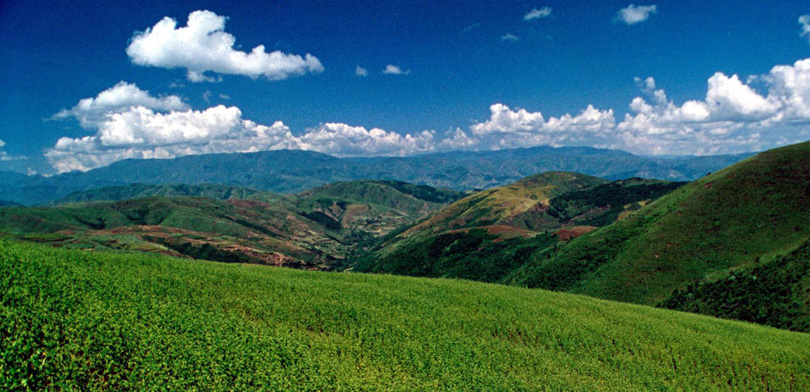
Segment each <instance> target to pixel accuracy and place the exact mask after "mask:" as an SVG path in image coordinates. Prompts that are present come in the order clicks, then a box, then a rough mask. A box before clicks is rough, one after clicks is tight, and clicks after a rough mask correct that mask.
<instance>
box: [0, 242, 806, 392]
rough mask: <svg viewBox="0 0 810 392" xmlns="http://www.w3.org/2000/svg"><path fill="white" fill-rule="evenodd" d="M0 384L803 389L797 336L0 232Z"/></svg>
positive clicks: (553, 297) (469, 285)
mask: <svg viewBox="0 0 810 392" xmlns="http://www.w3.org/2000/svg"><path fill="white" fill-rule="evenodd" d="M0 342H2V345H1V347H2V348H1V349H0V389H1V390H139V391H141V390H145V391H149V390H161V391H162V390H189V391H194V390H199V391H209V390H313V391H315V390H344V391H353V390H391V391H399V390H401V391H413V390H426V391H432V390H450V391H458V390H482V391H483V390H497V391H501V390H552V391H553V390H565V391H571V390H574V391H576V390H581V391H594V390H605V391H622V390H626V391H638V390H660V391H666V390H690V391H694V390H701V391H703V390H746V391H756V390H761V391H767V390H772V391H776V390H778V391H791V390H792V391H802V390H804V391H806V390H810V335H807V334H802V333H796V332H790V331H784V330H778V329H774V328H770V327H764V326H759V325H754V324H748V323H743V322H738V321H729V320H720V319H715V318H710V317H706V316H700V315H694V314H687V313H680V312H675V311H671V310H665V309H656V308H652V307H645V306H639V305H631V304H625V303H617V302H609V301H604V300H598V299H594V298H589V297H585V296H579V295H572V294H565V293H554V292H548V291H544V290H532V289H526V288H520V287H509V286H504V285H492V284H485V283H476V282H470V281H462V280H447V279H425V278H412V277H399V276H381V275H369V274H355V273H323V272H310V271H300V270H291V269H284V268H268V267H263V266H256V265H245V264H220V263H214V262H207V261H195V260H187V259H176V258H171V257H166V256H159V255H148V254H134V253H133V254H127V253H105V252H92V251H77V250H65V249H55V248H51V247H46V246H42V245H36V244H23V243H17V242H12V241H5V240H0Z"/></svg>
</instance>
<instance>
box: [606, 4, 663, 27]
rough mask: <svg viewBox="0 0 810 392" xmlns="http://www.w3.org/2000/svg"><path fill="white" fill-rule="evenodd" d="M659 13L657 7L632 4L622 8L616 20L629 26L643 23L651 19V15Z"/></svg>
mask: <svg viewBox="0 0 810 392" xmlns="http://www.w3.org/2000/svg"><path fill="white" fill-rule="evenodd" d="M656 12H658V7H657V6H656V5H639V6H636V5H634V4H630V5H629V6H627V7H625V8H622V9H620V10H619V12H618V13H617V14H616V19H617V20H620V21H622V22H624V23H627V24H629V25H632V24H636V23H639V22H643V21H645V20H647V19H649V18H650V15H652V14H654V13H656Z"/></svg>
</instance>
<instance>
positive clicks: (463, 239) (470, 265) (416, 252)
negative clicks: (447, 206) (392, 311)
mask: <svg viewBox="0 0 810 392" xmlns="http://www.w3.org/2000/svg"><path fill="white" fill-rule="evenodd" d="M556 243H557V236H555V235H553V234H540V235H537V236H535V237H533V238H523V237H515V238H507V239H504V238H500V237H499V236H497V235H493V234H489V233H487V232H486V231H485V230H482V229H472V230H469V231H466V232H459V231H457V232H449V233H443V234H439V235H436V236H430V237H428V238H426V239H425V240H422V241H412V242H408V243H406V244H404V245H402V246H401V247H400V248H399V249H397V251H396V252H392V253H391V254H389V255H387V256H385V257H384V259H383V260H382V261H381V262H380V261H379V260H376V259H375V258H374V257H366V258H361V259H360V261H359V262H358V265H357V266H356V267H355V269H356V270H358V271H366V272H379V273H391V274H396V275H410V276H427V277H454V278H463V279H470V280H478V281H482V282H499V281H500V280H501V279H502V278H503V277H504V276H506V275H508V274H509V272H511V271H512V270H514V269H515V268H517V267H520V266H521V265H523V263H525V262H526V261H527V259H528V257H529V255H531V253H532V252H533V251H535V250H536V249H545V248H548V247H551V246H554V245H555V244H556Z"/></svg>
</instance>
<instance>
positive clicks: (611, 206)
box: [355, 173, 683, 282]
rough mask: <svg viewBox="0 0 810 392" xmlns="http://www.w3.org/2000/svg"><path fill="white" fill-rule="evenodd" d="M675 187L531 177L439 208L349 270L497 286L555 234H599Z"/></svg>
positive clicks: (569, 177) (570, 177)
mask: <svg viewBox="0 0 810 392" xmlns="http://www.w3.org/2000/svg"><path fill="white" fill-rule="evenodd" d="M681 185H683V183H671V182H666V181H654V180H641V179H628V180H621V181H615V182H610V183H605V182H604V181H602V180H598V179H595V178H593V177H588V176H582V175H577V174H571V173H545V174H541V175H537V176H532V177H529V178H527V179H524V180H522V181H518V182H517V183H515V184H513V185H509V186H505V187H501V188H497V189H494V190H489V191H483V192H480V193H477V194H475V195H472V196H470V197H467V198H465V199H463V200H461V201H459V202H457V203H455V204H453V205H451V206H449V207H447V208H445V209H444V210H442V211H440V212H439V213H438V214H437V215H435V216H434V217H432V218H430V219H428V220H426V221H424V222H422V223H421V224H419V225H416V226H415V227H413V228H411V229H410V230H407V231H405V233H404V234H402V235H401V236H398V237H394V238H391V239H389V240H388V241H386V242H383V246H382V247H381V248H380V249H378V250H377V251H376V252H375V253H373V254H370V255H367V256H366V257H362V258H359V259H358V263H357V265H356V267H355V270H357V271H368V272H386V273H393V274H398V275H412V276H430V277H456V278H465V279H472V280H479V281H484V282H499V281H501V280H502V279H503V278H504V277H506V276H508V275H509V274H510V273H511V272H512V271H513V270H515V269H516V268H519V267H520V266H521V265H523V264H524V263H526V262H527V261H529V256H530V255H531V254H533V253H537V252H540V251H543V250H544V249H547V248H549V247H554V246H555V245H556V244H557V243H558V242H559V238H562V237H563V232H557V233H558V234H560V235H559V236H558V235H557V234H554V231H555V230H558V229H560V228H564V230H563V231H564V232H566V235H569V234H577V233H582V232H586V231H588V230H592V229H594V228H595V227H594V226H604V225H606V224H609V223H612V222H614V221H616V220H617V219H618V218H619V216H622V215H624V214H627V213H629V212H631V211H633V210H636V209H638V208H640V204H639V202H644V201H645V200H648V199H655V198H658V197H660V196H661V195H663V194H665V193H667V192H669V191H671V190H673V189H676V188H677V187H679V186H681ZM465 220H466V221H465ZM462 221H465V222H464V225H462ZM486 225H490V226H486ZM581 225H590V226H581ZM458 227H464V228H465V229H463V230H459V229H458ZM452 228H456V230H450V229H452ZM471 228H478V229H480V230H478V229H474V230H469V229H471ZM437 233H438V234H437Z"/></svg>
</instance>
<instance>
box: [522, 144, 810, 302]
mask: <svg viewBox="0 0 810 392" xmlns="http://www.w3.org/2000/svg"><path fill="white" fill-rule="evenodd" d="M809 236H810V143H802V144H797V145H793V146H788V147H783V148H778V149H774V150H771V151H767V152H764V153H761V154H759V155H757V156H755V157H752V158H749V159H746V160H745V161H742V162H740V163H738V164H735V165H732V166H730V167H728V168H726V169H723V170H721V171H719V172H716V173H713V174H711V175H708V176H706V177H704V178H702V179H700V180H698V181H695V182H693V183H690V184H689V185H686V186H684V187H682V188H680V189H678V190H676V191H674V192H672V193H670V194H668V195H667V196H664V197H662V198H660V199H658V200H656V201H655V202H653V203H651V204H650V205H648V206H646V207H645V208H643V209H641V210H640V211H638V212H637V213H635V214H632V215H630V216H629V217H628V218H627V219H624V220H622V221H619V222H617V223H615V224H613V225H610V226H607V227H605V228H602V229H600V230H597V231H595V232H592V233H590V234H588V235H585V236H582V237H580V238H577V239H575V240H573V241H571V242H570V243H568V244H567V245H566V246H564V247H562V248H560V249H559V250H558V251H556V252H547V253H538V254H534V255H533V256H532V261H531V262H530V263H528V264H527V265H526V266H525V267H523V268H521V269H519V270H518V271H516V272H515V273H514V274H512V276H510V277H509V278H508V281H509V282H510V283H515V284H521V285H527V286H529V287H543V288H549V289H555V290H565V291H571V292H576V293H583V294H588V295H592V296H596V297H601V298H607V299H615V300H621V301H629V302H637V303H644V304H655V303H658V302H660V301H662V300H665V299H667V298H668V297H669V296H670V294H671V293H672V292H673V290H676V289H679V288H685V287H686V286H687V285H689V284H694V283H696V282H699V281H712V280H715V279H718V278H721V277H723V276H726V275H728V274H729V273H731V272H732V271H734V270H736V269H739V268H744V267H748V266H755V265H759V264H767V263H770V262H772V261H773V260H775V259H777V258H778V257H780V256H782V255H786V254H789V253H791V252H792V251H794V250H795V249H797V248H798V247H799V246H800V245H802V244H803V243H804V242H805V241H807V239H808V237H809Z"/></svg>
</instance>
